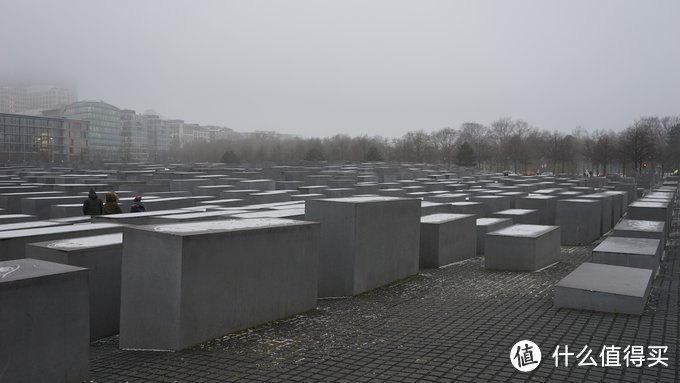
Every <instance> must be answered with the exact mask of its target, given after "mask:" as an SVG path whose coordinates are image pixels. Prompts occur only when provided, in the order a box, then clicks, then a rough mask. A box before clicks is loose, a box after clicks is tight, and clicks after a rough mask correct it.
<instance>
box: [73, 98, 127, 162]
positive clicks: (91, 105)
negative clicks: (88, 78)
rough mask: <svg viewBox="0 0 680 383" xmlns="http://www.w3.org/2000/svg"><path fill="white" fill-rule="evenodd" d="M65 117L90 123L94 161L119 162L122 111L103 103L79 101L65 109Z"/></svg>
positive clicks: (90, 139) (91, 148) (91, 157)
mask: <svg viewBox="0 0 680 383" xmlns="http://www.w3.org/2000/svg"><path fill="white" fill-rule="evenodd" d="M62 113H63V116H64V117H66V118H69V119H73V120H83V121H88V122H89V123H90V130H89V138H88V139H89V150H90V159H91V160H94V161H117V160H119V159H120V157H121V140H122V130H123V124H122V119H121V112H120V109H118V108H116V107H115V106H113V105H110V104H107V103H105V102H103V101H78V102H74V103H72V104H69V105H67V106H66V107H65V108H64V109H63V112H62Z"/></svg>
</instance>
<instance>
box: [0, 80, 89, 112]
mask: <svg viewBox="0 0 680 383" xmlns="http://www.w3.org/2000/svg"><path fill="white" fill-rule="evenodd" d="M77 99H78V95H77V93H76V91H75V90H73V89H68V88H63V87H56V86H26V85H19V84H3V85H0V113H21V112H25V111H29V110H38V109H51V108H55V107H58V106H63V105H67V104H70V103H72V102H75V101H76V100H77Z"/></svg>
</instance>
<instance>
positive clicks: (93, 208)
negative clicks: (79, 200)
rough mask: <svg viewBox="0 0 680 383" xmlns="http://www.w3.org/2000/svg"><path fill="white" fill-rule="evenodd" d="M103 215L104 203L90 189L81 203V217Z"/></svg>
mask: <svg viewBox="0 0 680 383" xmlns="http://www.w3.org/2000/svg"><path fill="white" fill-rule="evenodd" d="M102 214H104V203H103V202H102V200H101V199H99V197H97V193H96V192H95V191H94V189H90V193H89V194H88V195H87V198H86V199H85V201H84V202H83V215H102Z"/></svg>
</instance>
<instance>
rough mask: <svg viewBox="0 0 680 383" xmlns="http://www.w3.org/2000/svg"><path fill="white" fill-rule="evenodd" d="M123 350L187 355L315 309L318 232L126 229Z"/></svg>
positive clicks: (285, 226) (288, 224) (249, 225)
mask: <svg viewBox="0 0 680 383" xmlns="http://www.w3.org/2000/svg"><path fill="white" fill-rule="evenodd" d="M123 236H124V243H123V265H122V286H121V288H122V290H121V312H120V347H121V348H124V349H128V348H130V349H156V350H181V349H184V348H187V347H190V346H193V345H195V344H198V343H201V342H204V341H207V340H210V339H213V338H215V337H218V336H221V335H224V334H227V333H230V332H234V331H238V330H242V329H245V328H248V327H252V326H255V325H258V324H261V323H264V322H268V321H271V320H275V319H280V318H284V317H288V316H291V315H295V314H298V313H301V312H304V311H307V310H311V309H313V308H314V307H316V296H317V268H318V245H319V224H318V223H314V222H300V221H293V220H284V219H259V220H221V221H204V222H192V223H182V224H170V225H151V226H138V227H126V228H125V231H124V234H123Z"/></svg>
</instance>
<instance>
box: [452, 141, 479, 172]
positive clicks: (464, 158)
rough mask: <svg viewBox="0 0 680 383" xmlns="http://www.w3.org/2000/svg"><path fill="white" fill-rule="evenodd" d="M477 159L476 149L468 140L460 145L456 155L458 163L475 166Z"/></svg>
mask: <svg viewBox="0 0 680 383" xmlns="http://www.w3.org/2000/svg"><path fill="white" fill-rule="evenodd" d="M476 162H477V159H476V158H475V151H474V149H472V146H471V145H470V144H468V143H467V141H465V142H463V143H462V144H460V146H459V147H458V154H457V155H456V165H460V166H475V163H476Z"/></svg>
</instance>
